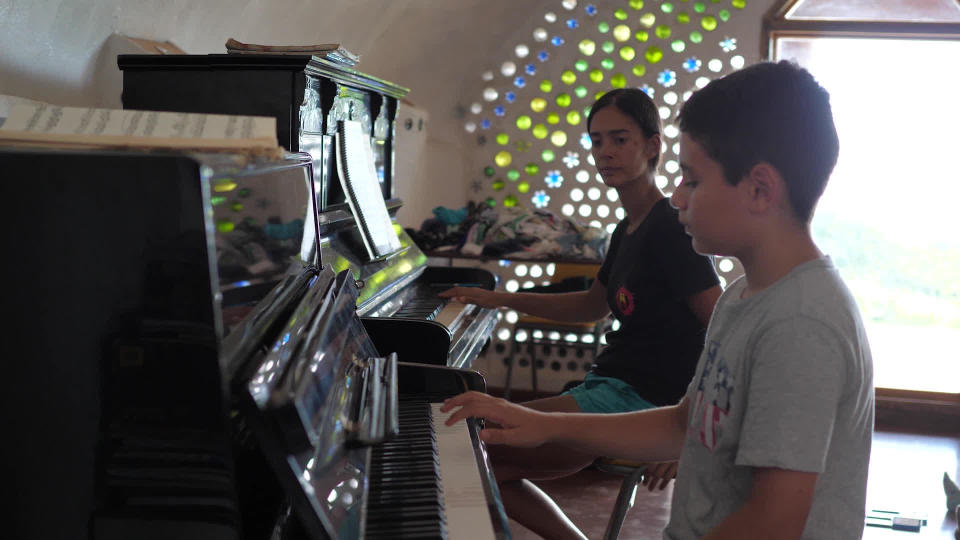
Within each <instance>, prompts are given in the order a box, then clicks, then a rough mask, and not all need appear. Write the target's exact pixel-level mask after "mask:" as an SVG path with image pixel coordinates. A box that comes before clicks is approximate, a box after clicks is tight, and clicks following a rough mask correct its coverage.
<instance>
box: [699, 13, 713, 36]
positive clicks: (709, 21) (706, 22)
mask: <svg viewBox="0 0 960 540" xmlns="http://www.w3.org/2000/svg"><path fill="white" fill-rule="evenodd" d="M700 26H702V27H703V29H704V30H706V31H707V32H712V31H714V30H715V29H716V28H717V18H716V17H714V16H713V15H707V16H706V17H704V18H702V19H700Z"/></svg>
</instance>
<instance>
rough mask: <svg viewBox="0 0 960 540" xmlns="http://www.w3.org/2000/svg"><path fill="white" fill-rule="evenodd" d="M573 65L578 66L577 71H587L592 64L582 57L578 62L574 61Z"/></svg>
mask: <svg viewBox="0 0 960 540" xmlns="http://www.w3.org/2000/svg"><path fill="white" fill-rule="evenodd" d="M573 67H574V68H576V70H577V71H586V70H587V68H588V67H590V64H588V63H587V61H586V60H584V59H583V58H581V59H580V60H577V61H576V62H574V63H573Z"/></svg>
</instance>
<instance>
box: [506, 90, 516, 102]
mask: <svg viewBox="0 0 960 540" xmlns="http://www.w3.org/2000/svg"><path fill="white" fill-rule="evenodd" d="M503 99H505V100H507V103H513V102H514V100H516V99H517V95H516V94H514V93H513V92H507V93H506V94H504V95H503Z"/></svg>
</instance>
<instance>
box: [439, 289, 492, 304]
mask: <svg viewBox="0 0 960 540" xmlns="http://www.w3.org/2000/svg"><path fill="white" fill-rule="evenodd" d="M437 296H439V297H440V298H450V299H452V300H453V301H454V302H460V303H461V304H476V305H478V306H480V307H485V308H495V307H500V304H499V303H498V302H497V301H496V297H497V294H496V293H495V292H494V291H490V290H487V289H483V288H480V287H454V288H452V289H447V290H445V291H443V292H440V293H437Z"/></svg>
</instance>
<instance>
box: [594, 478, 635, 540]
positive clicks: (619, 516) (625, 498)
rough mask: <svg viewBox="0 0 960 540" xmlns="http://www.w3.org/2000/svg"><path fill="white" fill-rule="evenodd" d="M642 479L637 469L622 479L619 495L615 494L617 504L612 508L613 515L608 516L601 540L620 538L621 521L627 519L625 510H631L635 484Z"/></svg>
mask: <svg viewBox="0 0 960 540" xmlns="http://www.w3.org/2000/svg"><path fill="white" fill-rule="evenodd" d="M642 479H643V469H637V470H636V471H633V472H631V473H630V474H629V475H627V476H626V477H625V478H624V479H623V483H621V484H620V493H618V494H617V502H616V504H614V506H613V514H611V515H610V521H609V522H608V523H607V530H606V531H605V532H604V533H603V540H617V537H618V536H620V528H621V527H623V521H624V520H625V519H626V518H627V510H630V509H631V508H633V503H634V501H635V500H636V495H637V484H639V483H640V481H641V480H642Z"/></svg>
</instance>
